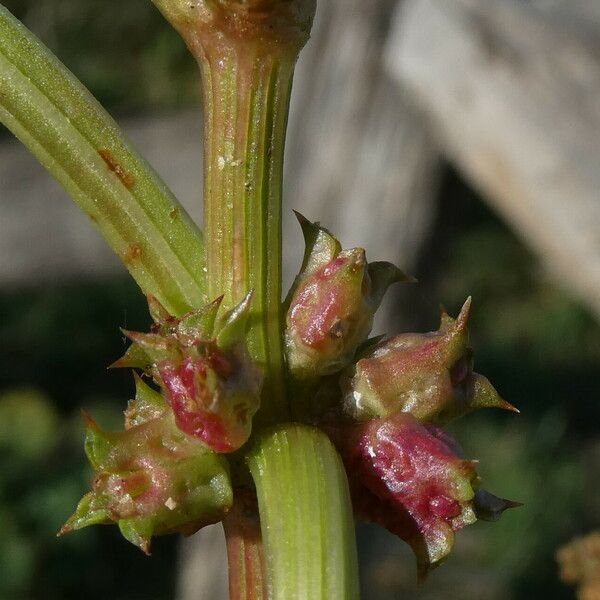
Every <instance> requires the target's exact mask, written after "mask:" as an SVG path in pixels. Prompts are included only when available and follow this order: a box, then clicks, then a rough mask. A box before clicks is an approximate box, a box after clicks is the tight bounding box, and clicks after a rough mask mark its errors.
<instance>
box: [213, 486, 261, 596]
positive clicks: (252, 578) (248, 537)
mask: <svg viewBox="0 0 600 600" xmlns="http://www.w3.org/2000/svg"><path fill="white" fill-rule="evenodd" d="M223 527H224V529H225V537H226V539H227V559H228V562H229V600H263V599H266V598H267V593H266V587H265V583H266V582H265V577H264V557H263V544H262V536H261V530H260V521H259V519H258V508H257V504H256V497H255V496H254V493H253V492H242V491H240V490H238V491H237V493H236V498H235V503H234V505H233V508H232V509H231V511H230V512H229V514H228V515H227V516H226V517H225V520H224V521H223Z"/></svg>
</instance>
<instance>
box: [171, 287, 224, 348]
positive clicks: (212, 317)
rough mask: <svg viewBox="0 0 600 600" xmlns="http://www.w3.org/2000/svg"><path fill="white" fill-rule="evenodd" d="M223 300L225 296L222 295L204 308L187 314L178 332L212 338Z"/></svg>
mask: <svg viewBox="0 0 600 600" xmlns="http://www.w3.org/2000/svg"><path fill="white" fill-rule="evenodd" d="M222 302H223V296H222V295H221V296H219V297H218V298H216V299H215V300H213V301H212V302H211V303H209V304H207V305H206V306H204V307H203V308H201V309H199V310H195V311H192V312H190V313H188V314H187V315H185V316H184V317H183V318H182V319H181V322H180V323H179V325H178V327H177V330H178V332H179V333H182V334H189V335H193V336H195V337H200V338H203V339H212V338H213V337H214V330H215V321H216V319H217V314H218V313H219V308H220V307H221V303H222Z"/></svg>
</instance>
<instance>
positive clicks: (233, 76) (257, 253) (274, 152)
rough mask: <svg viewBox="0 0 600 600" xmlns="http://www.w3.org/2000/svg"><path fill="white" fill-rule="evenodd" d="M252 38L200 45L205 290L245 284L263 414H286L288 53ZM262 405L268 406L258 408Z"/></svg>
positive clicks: (233, 295) (241, 289) (240, 291)
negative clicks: (251, 44)
mask: <svg viewBox="0 0 600 600" xmlns="http://www.w3.org/2000/svg"><path fill="white" fill-rule="evenodd" d="M261 54H262V53H261V52H260V51H259V50H258V49H257V48H246V49H243V48H241V49H240V48H236V47H233V48H227V49H225V51H224V52H219V51H214V50H213V49H212V48H210V49H208V51H207V52H206V53H205V55H204V56H203V58H202V61H201V64H202V72H203V81H204V97H205V104H204V110H205V131H206V136H205V160H206V162H205V195H204V202H205V204H204V224H205V228H206V231H207V232H208V235H207V239H208V243H207V248H206V255H207V268H208V290H209V293H210V294H211V295H212V296H217V295H219V294H221V293H224V294H225V304H226V305H232V304H234V303H236V302H239V301H240V300H241V299H242V298H243V297H244V295H245V294H246V293H247V292H248V291H249V290H253V292H254V295H253V300H252V310H253V318H251V329H250V332H249V336H248V349H249V351H250V353H251V355H252V357H253V358H254V359H255V360H256V361H257V362H258V364H259V365H260V366H261V367H262V369H263V371H264V373H265V375H266V379H265V385H264V388H263V389H264V391H263V403H262V411H261V412H262V415H263V420H264V419H267V420H268V419H271V420H273V421H274V422H276V421H278V420H281V419H283V418H285V417H286V415H287V406H286V404H285V390H284V379H283V374H284V371H283V345H282V339H281V332H282V315H281V180H282V162H283V146H284V139H285V126H286V117H287V110H288V101H289V90H290V86H291V80H292V73H293V66H294V60H293V59H292V58H290V57H285V58H276V57H274V56H272V55H265V56H261ZM267 411H268V413H269V415H268V416H267V415H266V412H267Z"/></svg>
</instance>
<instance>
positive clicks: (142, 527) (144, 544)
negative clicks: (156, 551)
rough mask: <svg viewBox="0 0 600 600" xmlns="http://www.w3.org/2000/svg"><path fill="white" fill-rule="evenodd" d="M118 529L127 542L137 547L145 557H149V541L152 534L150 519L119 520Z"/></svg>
mask: <svg viewBox="0 0 600 600" xmlns="http://www.w3.org/2000/svg"><path fill="white" fill-rule="evenodd" d="M119 529H120V531H121V533H122V535H123V537H124V538H125V539H126V540H127V541H128V542H131V543H132V544H133V545H134V546H137V547H138V548H139V549H140V550H141V551H142V552H143V553H144V554H146V556H150V540H151V539H152V535H153V533H154V528H153V526H152V521H151V520H150V519H144V518H133V519H121V520H120V521H119Z"/></svg>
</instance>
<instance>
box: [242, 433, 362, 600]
mask: <svg viewBox="0 0 600 600" xmlns="http://www.w3.org/2000/svg"><path fill="white" fill-rule="evenodd" d="M248 464H249V467H250V471H251V473H252V476H253V478H254V482H255V484H256V494H257V497H258V505H259V510H260V520H261V525H262V533H263V541H264V553H265V563H266V569H267V573H266V574H267V582H268V597H269V598H271V599H273V600H304V599H306V598H310V599H311V600H320V599H322V600H353V599H357V598H358V576H357V570H358V569H357V558H356V543H355V539H354V522H353V517H352V506H351V502H350V493H349V490H348V482H347V479H346V474H345V471H344V467H343V465H342V462H341V460H340V458H339V456H338V454H337V452H336V451H335V449H334V447H333V446H332V444H331V442H330V441H329V439H328V438H327V436H326V435H325V434H323V433H322V432H320V431H319V430H317V429H313V428H310V427H306V426H301V425H285V426H280V427H278V428H277V429H275V430H273V431H270V432H264V433H263V434H262V435H261V436H259V439H258V440H257V442H256V445H255V448H254V450H253V451H251V453H250V454H249V458H248Z"/></svg>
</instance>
